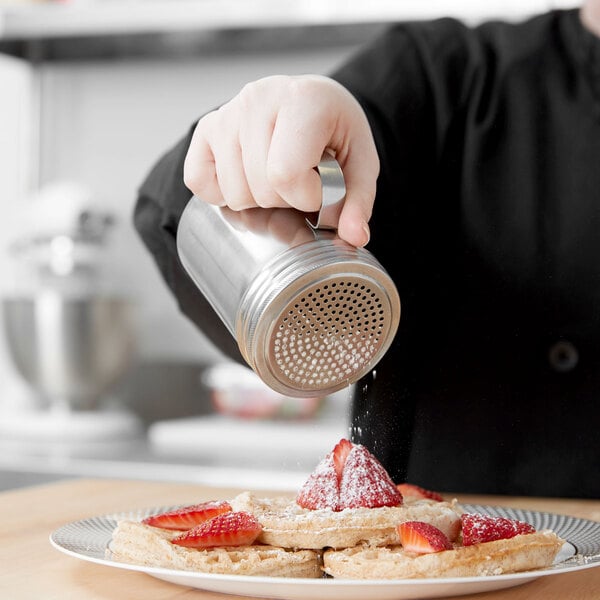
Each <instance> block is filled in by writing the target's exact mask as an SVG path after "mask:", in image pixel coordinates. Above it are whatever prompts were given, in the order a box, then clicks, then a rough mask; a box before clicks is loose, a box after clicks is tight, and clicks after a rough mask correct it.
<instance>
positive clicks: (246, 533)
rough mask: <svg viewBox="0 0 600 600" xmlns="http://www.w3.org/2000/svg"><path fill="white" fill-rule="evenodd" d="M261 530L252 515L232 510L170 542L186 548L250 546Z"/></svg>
mask: <svg viewBox="0 0 600 600" xmlns="http://www.w3.org/2000/svg"><path fill="white" fill-rule="evenodd" d="M261 531H262V526H261V524H260V523H259V522H258V520H257V519H256V517H255V516H254V515H251V514H250V513H247V512H241V511H240V512H234V511H232V512H227V513H223V514H221V515H217V516H216V517H213V518H212V519H210V520H209V521H205V522H204V523H201V524H200V525H197V526H196V527H194V528H193V529H190V530H189V531H186V532H185V533H182V534H181V535H179V536H177V537H176V538H174V539H173V540H171V542H172V543H173V544H175V545H177V546H184V547H186V548H215V547H217V546H250V545H251V544H252V543H253V542H254V541H255V540H256V538H257V537H258V535H259V534H260V532H261Z"/></svg>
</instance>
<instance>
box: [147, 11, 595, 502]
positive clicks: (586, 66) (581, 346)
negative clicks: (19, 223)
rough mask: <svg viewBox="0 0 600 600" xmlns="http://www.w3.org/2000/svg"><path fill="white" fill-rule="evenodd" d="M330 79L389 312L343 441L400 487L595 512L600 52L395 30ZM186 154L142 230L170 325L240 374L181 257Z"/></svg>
mask: <svg viewBox="0 0 600 600" xmlns="http://www.w3.org/2000/svg"><path fill="white" fill-rule="evenodd" d="M333 77H334V78H335V79H337V80H338V81H340V82H341V83H342V84H344V85H345V86H346V87H347V88H348V89H350V91H351V92H352V93H353V94H354V95H355V96H356V97H357V98H358V100H359V101H360V103H361V104H362V106H363V108H364V110H365V111H366V113H367V116H368V118H369V121H370V124H371V127H372V129H373V133H374V137H375V140H376V143H377V148H378V152H379V155H380V159H381V175H380V177H379V180H378V189H377V198H376V202H375V207H374V212H373V217H372V221H371V242H370V244H369V249H370V250H371V252H372V253H373V254H374V255H375V256H376V257H377V258H378V259H379V260H380V261H381V262H382V263H383V265H384V266H385V267H386V269H387V270H388V271H389V273H390V274H391V275H392V277H393V279H394V280H395V282H396V284H397V286H398V290H399V292H400V296H401V300H402V318H401V323H400V328H399V330H398V334H397V335H396V338H395V340H394V343H393V345H392V347H391V349H390V350H389V352H388V353H387V354H386V356H385V357H384V358H383V359H382V361H381V362H380V363H379V365H378V366H377V368H376V370H375V372H374V373H373V374H371V375H369V376H368V377H365V378H364V379H363V380H362V381H361V382H359V383H358V384H357V386H356V397H355V398H354V403H353V416H352V419H353V428H352V431H353V437H354V439H355V441H358V442H361V443H364V444H365V445H367V446H368V447H369V448H370V449H371V450H372V451H373V452H374V453H375V454H376V455H377V456H378V457H379V459H380V460H381V461H382V462H383V463H384V465H385V466H386V468H387V469H388V470H389V471H390V473H391V474H392V476H393V477H394V478H395V479H396V480H397V481H401V480H406V479H407V480H409V481H412V482H414V483H418V484H421V485H423V486H427V487H430V488H434V489H439V490H443V491H450V492H462V493H465V492H479V493H510V494H523V495H548V496H576V497H593V498H599V497H600V473H599V467H600V420H599V416H598V415H599V410H598V407H597V406H598V399H599V397H600V39H599V38H597V37H595V36H594V35H592V34H591V33H590V32H588V31H587V30H586V29H584V28H583V26H582V25H581V23H580V21H579V15H578V12H577V11H574V10H570V11H553V12H551V13H548V14H545V15H542V16H539V17H536V18H534V19H531V20H529V21H527V22H525V23H520V24H507V23H499V22H493V23H486V24H483V25H481V26H479V27H476V28H468V27H466V26H465V25H463V24H461V23H460V22H457V21H455V20H452V19H441V20H436V21H431V22H423V23H406V24H400V25H397V26H394V27H392V28H390V30H389V31H388V32H387V33H386V34H385V35H384V36H382V37H381V38H379V39H378V40H377V41H375V42H374V43H373V44H370V45H369V46H368V47H366V48H364V49H362V50H361V51H360V52H359V53H357V55H356V56H355V57H353V58H352V59H351V60H350V61H349V62H348V63H347V64H346V65H345V66H344V67H343V68H341V69H340V70H339V71H338V72H337V73H335V74H333ZM190 136H191V132H190V134H188V136H187V137H186V138H185V139H184V140H182V141H181V142H180V143H179V144H178V145H177V146H176V147H175V148H174V149H172V150H171V151H170V152H169V153H168V154H167V155H165V156H164V157H163V158H162V159H161V160H160V161H159V163H158V164H157V165H156V167H155V168H154V169H153V171H152V172H151V173H150V175H149V176H148V178H147V180H146V181H145V182H144V184H143V185H142V187H141V190H140V194H139V199H138V203H137V206H136V211H135V223H136V226H137V228H138V230H139V231H140V233H141V235H142V237H143V239H144V241H145V242H146V244H147V246H148V247H149V249H150V250H151V251H152V253H153V254H154V256H155V258H156V260H157V263H158V265H159V266H160V268H161V271H162V273H163V275H164V277H165V279H166V281H167V282H168V284H169V285H170V286H171V288H172V290H173V292H174V294H175V296H176V297H177V299H178V301H179V304H180V306H181V309H182V310H183V312H184V313H185V314H187V315H188V316H189V317H190V318H191V319H192V320H193V321H194V322H195V323H196V324H197V325H198V326H199V327H200V328H202V330H203V331H204V332H205V333H206V334H208V335H209V337H211V338H212V339H213V341H214V342H215V343H216V344H217V345H218V346H219V347H220V348H221V349H223V350H224V351H225V352H226V353H227V354H229V355H230V356H232V357H234V358H238V359H239V358H240V355H239V352H238V350H237V346H236V343H235V341H234V340H233V339H232V338H231V336H230V335H229V333H228V332H227V331H226V330H225V328H224V326H223V325H222V324H221V323H220V321H219V320H218V318H217V317H215V314H214V312H213V311H212V309H211V308H210V307H209V306H208V304H207V303H206V301H205V300H204V298H203V297H202V296H201V294H200V293H199V292H198V290H197V289H196V288H195V287H194V285H193V284H192V283H191V281H190V280H189V278H188V277H187V276H186V275H185V273H184V272H183V270H182V268H181V265H180V264H179V261H178V259H177V256H176V251H175V233H176V228H177V223H178V219H179V216H180V214H181V211H182V210H183V208H184V206H185V204H186V202H187V200H188V199H189V196H190V193H189V191H188V190H187V189H186V188H185V186H184V184H183V181H182V166H183V159H184V156H185V152H186V149H187V146H188V144H189V141H190Z"/></svg>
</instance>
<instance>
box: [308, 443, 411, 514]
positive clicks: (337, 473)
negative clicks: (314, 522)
mask: <svg viewBox="0 0 600 600" xmlns="http://www.w3.org/2000/svg"><path fill="white" fill-rule="evenodd" d="M296 503H297V504H298V505H299V506H301V507H302V508H307V509H310V510H317V509H327V508H328V509H330V510H333V511H342V510H344V509H346V508H378V507H381V506H400V505H401V504H402V494H401V493H400V491H399V490H398V488H397V487H396V486H395V485H394V483H393V481H392V480H391V478H390V476H389V474H388V473H387V471H386V470H385V469H384V467H383V465H382V464H381V463H380V462H379V461H378V460H377V458H375V456H373V454H371V452H369V451H368V450H367V448H365V447H364V446H362V445H360V444H354V443H352V442H350V441H349V440H347V439H342V440H340V442H338V444H336V446H335V447H334V448H333V450H332V451H331V452H330V453H329V454H328V455H327V456H326V457H325V458H324V459H323V460H321V462H320V463H319V464H318V465H317V467H316V468H315V470H314V471H313V472H312V473H311V474H310V475H309V477H308V479H307V480H306V482H305V483H304V485H303V486H302V488H301V489H300V492H299V493H298V496H297V498H296Z"/></svg>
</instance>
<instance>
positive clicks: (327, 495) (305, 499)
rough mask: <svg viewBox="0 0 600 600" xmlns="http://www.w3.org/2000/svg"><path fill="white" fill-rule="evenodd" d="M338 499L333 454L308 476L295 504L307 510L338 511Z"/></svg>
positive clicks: (337, 484)
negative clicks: (324, 509)
mask: <svg viewBox="0 0 600 600" xmlns="http://www.w3.org/2000/svg"><path fill="white" fill-rule="evenodd" d="M339 498H340V484H339V479H338V476H337V473H336V468H335V464H334V457H333V454H332V453H329V454H328V455H327V456H326V457H325V458H324V459H323V460H322V461H321V462H320V463H319V464H318V465H317V466H316V468H315V470H314V471H313V472H312V473H311V474H310V475H309V477H308V479H307V480H306V482H305V483H304V485H303V486H302V488H301V489H300V492H299V493H298V496H297V498H296V503H297V504H298V505H299V506H301V507H302V508H308V509H309V510H317V509H319V508H330V509H331V510H339V507H338V505H339Z"/></svg>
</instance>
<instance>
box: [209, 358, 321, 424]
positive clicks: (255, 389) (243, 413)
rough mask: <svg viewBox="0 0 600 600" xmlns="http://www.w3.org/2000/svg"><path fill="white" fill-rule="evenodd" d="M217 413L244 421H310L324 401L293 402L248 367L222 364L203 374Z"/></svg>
mask: <svg viewBox="0 0 600 600" xmlns="http://www.w3.org/2000/svg"><path fill="white" fill-rule="evenodd" d="M202 383H203V384H204V385H205V386H206V387H207V388H209V389H210V395H211V401H212V404H213V407H214V409H215V411H216V412H218V413H220V414H225V415H231V416H235V417H239V418H245V419H310V418H312V417H313V416H315V414H316V413H317V411H318V409H319V407H320V406H321V403H322V401H323V398H295V397H292V396H285V395H283V394H280V393H278V392H275V391H274V390H272V389H271V388H270V387H269V386H268V385H267V384H266V383H264V382H263V381H262V380H261V379H260V377H259V376H258V375H257V374H256V373H255V372H254V371H252V370H251V369H250V368H248V367H244V366H243V365H240V364H237V363H222V364H218V365H215V366H213V367H210V368H209V369H208V370H206V371H205V372H204V373H203V374H202Z"/></svg>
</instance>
